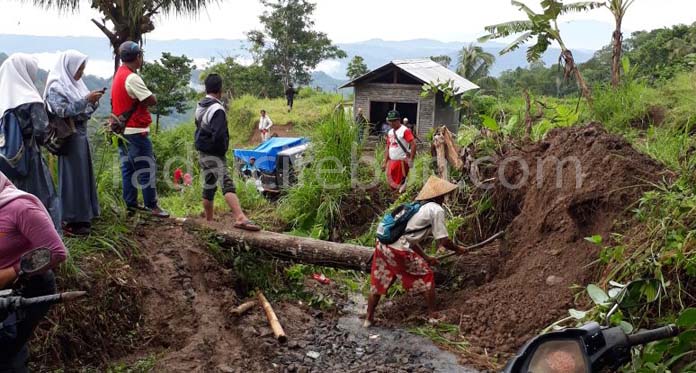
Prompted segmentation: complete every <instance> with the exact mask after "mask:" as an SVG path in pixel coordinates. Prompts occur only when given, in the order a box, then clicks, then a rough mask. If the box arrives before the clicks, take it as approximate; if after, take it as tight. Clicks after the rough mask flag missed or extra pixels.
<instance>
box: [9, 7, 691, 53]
mask: <svg viewBox="0 0 696 373" xmlns="http://www.w3.org/2000/svg"><path fill="white" fill-rule="evenodd" d="M315 2H316V3H317V10H316V13H315V16H316V17H315V19H316V27H317V29H318V30H320V31H323V32H326V33H327V34H328V35H329V37H330V38H331V39H332V40H333V41H334V42H338V43H348V42H358V41H364V40H368V39H374V38H380V39H385V40H410V39H436V40H440V41H470V40H474V39H475V38H476V37H478V36H480V35H481V34H482V33H483V28H484V26H486V25H490V24H496V23H500V22H505V21H510V20H513V19H519V18H522V17H521V16H522V13H520V12H519V11H518V10H517V9H516V8H514V7H513V6H511V5H510V0H427V1H422V0H350V1H338V0H315ZM0 3H1V4H2V6H1V7H0V9H2V11H1V12H0V34H28V35H51V36H97V37H100V36H102V34H101V32H100V31H99V30H98V29H97V28H96V27H95V26H94V25H93V24H92V23H91V22H90V18H92V17H98V13H97V12H95V11H93V10H92V9H90V8H89V5H88V2H86V1H83V5H82V7H81V9H80V10H79V12H77V13H62V14H61V13H59V12H57V11H55V10H45V9H38V8H36V7H33V6H32V5H31V0H24V1H22V0H0ZM527 3H529V4H532V3H538V1H533V0H528V1H527ZM262 11H263V6H262V5H261V4H260V2H259V1H258V0H220V1H219V3H218V4H217V5H210V6H209V8H208V9H207V10H206V11H204V12H203V13H201V14H200V15H198V16H196V17H193V18H192V17H175V16H160V17H159V18H158V19H157V23H156V30H155V31H154V32H152V33H151V34H149V36H148V37H149V38H150V39H160V40H169V39H215V38H223V39H240V38H244V37H245V33H246V32H247V31H249V30H252V29H257V28H260V25H259V22H258V15H259V14H260V13H261V12H262ZM563 20H564V21H573V20H595V21H600V22H605V23H607V24H613V18H612V16H611V13H610V12H609V11H608V10H606V9H598V10H594V11H591V12H588V13H584V14H574V15H569V16H566V17H565V18H564V19H563ZM695 21H696V1H695V0H636V2H635V4H634V5H633V6H632V7H631V8H630V9H629V12H628V15H627V16H626V19H625V21H624V28H625V29H626V30H628V31H637V30H645V29H647V30H650V29H655V28H660V27H667V26H671V25H674V24H678V23H687V24H691V23H693V22H695ZM604 44H607V43H606V40H601V41H598V40H587V41H586V44H584V45H577V46H576V47H578V48H587V49H596V48H597V45H600V46H601V45H604Z"/></svg>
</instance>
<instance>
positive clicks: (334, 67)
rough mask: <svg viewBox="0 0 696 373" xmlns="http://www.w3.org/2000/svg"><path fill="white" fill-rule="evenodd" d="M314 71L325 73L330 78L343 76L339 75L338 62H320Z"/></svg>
mask: <svg viewBox="0 0 696 373" xmlns="http://www.w3.org/2000/svg"><path fill="white" fill-rule="evenodd" d="M314 70H315V71H322V72H325V73H327V74H329V75H331V76H337V75H343V74H341V62H340V61H338V60H326V61H321V62H320V63H319V65H317V68H316V69H314Z"/></svg>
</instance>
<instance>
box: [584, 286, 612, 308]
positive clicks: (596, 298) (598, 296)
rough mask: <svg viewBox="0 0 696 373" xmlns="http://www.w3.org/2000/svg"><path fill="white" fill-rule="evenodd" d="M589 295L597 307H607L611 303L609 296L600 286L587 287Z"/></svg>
mask: <svg viewBox="0 0 696 373" xmlns="http://www.w3.org/2000/svg"><path fill="white" fill-rule="evenodd" d="M587 294H589V296H590V298H592V301H593V302H594V303H595V304H596V305H605V304H607V303H608V302H609V296H608V295H607V293H605V292H604V290H602V289H600V288H599V286H597V285H594V284H590V285H588V286H587Z"/></svg>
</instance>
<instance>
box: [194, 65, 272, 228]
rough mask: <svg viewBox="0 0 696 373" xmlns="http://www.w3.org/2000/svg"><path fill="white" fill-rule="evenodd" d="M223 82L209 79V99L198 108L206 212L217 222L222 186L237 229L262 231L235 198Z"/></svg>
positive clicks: (198, 144)
mask: <svg viewBox="0 0 696 373" xmlns="http://www.w3.org/2000/svg"><path fill="white" fill-rule="evenodd" d="M222 84H223V82H222V78H221V77H220V75H217V74H210V75H208V77H206V78H205V92H206V96H205V98H203V100H201V101H200V102H199V103H198V106H197V107H196V133H195V144H196V150H198V155H199V164H200V166H201V176H202V178H203V180H204V184H203V209H204V210H205V218H206V220H207V221H213V214H214V211H215V205H214V203H213V202H214V200H215V192H216V191H217V184H218V182H219V183H220V185H221V186H222V195H223V196H224V197H225V201H226V202H227V205H228V206H229V207H230V210H232V214H233V215H234V220H235V224H234V227H235V228H239V229H244V230H248V231H259V230H261V228H260V227H259V226H257V225H256V224H254V222H252V221H251V220H249V218H247V217H246V215H245V214H244V212H243V211H242V207H241V205H240V203H239V198H237V195H236V194H235V186H234V182H233V181H232V178H231V177H230V174H229V171H228V169H227V158H226V154H227V151H228V150H229V144H230V134H229V130H228V128H227V113H226V112H225V108H224V106H223V105H222V101H220V98H221V97H222Z"/></svg>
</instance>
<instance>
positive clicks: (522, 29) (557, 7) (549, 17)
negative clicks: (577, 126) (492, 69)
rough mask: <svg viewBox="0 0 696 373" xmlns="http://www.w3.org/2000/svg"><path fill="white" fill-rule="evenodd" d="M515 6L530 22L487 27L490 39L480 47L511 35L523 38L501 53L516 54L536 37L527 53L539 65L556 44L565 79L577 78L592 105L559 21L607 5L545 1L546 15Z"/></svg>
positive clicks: (482, 38) (513, 3) (529, 59)
mask: <svg viewBox="0 0 696 373" xmlns="http://www.w3.org/2000/svg"><path fill="white" fill-rule="evenodd" d="M512 5H513V6H516V7H518V8H519V9H520V10H521V11H523V12H524V13H525V14H526V15H527V19H525V20H519V21H511V22H506V23H501V24H498V25H492V26H487V27H486V31H487V32H489V35H486V36H483V37H481V38H480V39H479V42H480V43H483V42H485V41H488V40H491V39H500V38H506V37H508V36H511V35H516V34H522V35H521V36H519V37H518V38H517V39H516V40H515V41H513V42H512V43H510V45H508V46H507V47H505V48H503V50H501V51H500V54H501V55H503V54H506V53H509V52H512V51H514V50H516V49H518V48H520V47H521V46H522V45H524V44H525V43H526V42H527V41H529V40H530V39H532V38H534V37H536V43H535V44H533V45H532V46H531V47H529V48H528V49H527V60H528V61H529V62H533V61H538V60H539V59H540V58H541V56H542V55H543V54H544V52H546V50H547V49H548V48H549V46H550V45H551V44H552V43H553V42H556V43H557V44H558V45H559V46H560V48H561V55H560V57H559V59H558V61H559V63H561V64H562V65H563V70H564V74H563V76H564V78H565V79H568V78H570V77H571V76H574V77H575V79H576V80H577V83H578V85H579V86H580V91H581V93H582V96H583V97H585V99H586V100H587V102H588V103H590V104H592V93H591V92H590V88H589V87H588V86H587V83H586V82H585V79H584V78H583V77H582V74H581V73H580V70H579V69H578V67H577V65H576V64H575V58H574V57H573V52H571V51H570V49H568V47H566V45H565V43H564V42H563V39H562V38H561V31H560V30H559V28H558V17H560V16H561V15H563V14H566V13H570V12H580V11H586V10H590V9H595V8H599V7H601V6H603V5H604V3H599V2H592V1H584V2H577V3H571V4H564V3H562V2H561V1H560V0H542V1H541V6H542V8H543V12H542V13H535V12H534V11H533V10H532V9H530V8H529V7H528V6H527V5H525V4H524V3H522V2H519V1H516V0H512Z"/></svg>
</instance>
